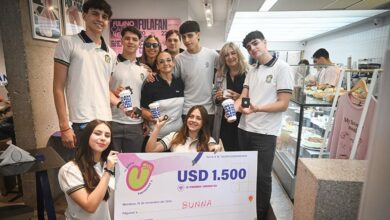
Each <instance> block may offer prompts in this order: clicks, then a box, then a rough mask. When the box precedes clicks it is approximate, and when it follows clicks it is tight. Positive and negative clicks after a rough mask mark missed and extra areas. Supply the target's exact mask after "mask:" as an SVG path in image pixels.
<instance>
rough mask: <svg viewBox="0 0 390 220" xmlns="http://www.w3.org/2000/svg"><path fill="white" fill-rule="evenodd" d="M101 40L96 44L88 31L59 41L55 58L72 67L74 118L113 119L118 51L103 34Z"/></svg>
mask: <svg viewBox="0 0 390 220" xmlns="http://www.w3.org/2000/svg"><path fill="white" fill-rule="evenodd" d="M101 42H102V43H101V45H100V46H98V45H96V44H95V43H94V42H93V41H92V40H91V39H90V38H89V37H88V36H87V34H86V33H85V31H82V32H80V33H79V34H77V35H71V36H63V37H61V38H60V39H59V41H58V44H57V47H56V49H55V52H54V61H55V62H57V63H61V64H63V65H65V66H67V67H68V73H67V79H66V85H65V94H66V101H67V105H68V110H69V120H70V121H71V122H74V123H86V122H90V121H92V120H94V119H101V120H105V121H111V109H110V96H109V80H110V76H111V73H112V71H113V67H114V64H115V58H116V54H115V52H114V51H113V50H112V49H111V48H109V47H108V46H107V45H106V43H105V41H104V39H103V38H101Z"/></svg>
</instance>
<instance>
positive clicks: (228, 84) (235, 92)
mask: <svg viewBox="0 0 390 220" xmlns="http://www.w3.org/2000/svg"><path fill="white" fill-rule="evenodd" d="M248 69H249V65H248V63H247V62H246V60H245V58H244V56H243V55H242V53H241V51H240V49H239V48H238V47H237V46H236V45H235V44H234V43H232V42H230V43H226V44H225V45H224V46H223V47H222V49H221V52H220V53H219V68H218V71H217V74H216V75H215V80H214V82H215V84H214V89H213V100H214V103H215V104H216V111H215V117H214V128H213V137H214V139H215V140H217V142H218V141H219V138H221V140H222V143H223V145H224V148H225V150H226V151H238V150H239V147H238V137H237V126H238V122H239V121H240V117H241V113H237V120H236V121H235V122H233V123H229V122H227V120H226V118H225V117H224V115H225V111H224V110H223V108H222V106H221V103H222V101H223V100H225V99H227V98H230V99H233V100H237V99H238V98H239V97H240V94H241V92H242V89H243V84H244V81H245V75H246V73H247V71H248ZM224 91H225V94H226V95H227V96H225V97H224Z"/></svg>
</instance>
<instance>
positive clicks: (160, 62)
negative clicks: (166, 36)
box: [158, 58, 172, 64]
mask: <svg viewBox="0 0 390 220" xmlns="http://www.w3.org/2000/svg"><path fill="white" fill-rule="evenodd" d="M170 62H172V59H170V58H168V59H166V60H164V59H161V60H158V63H159V64H164V63H170Z"/></svg>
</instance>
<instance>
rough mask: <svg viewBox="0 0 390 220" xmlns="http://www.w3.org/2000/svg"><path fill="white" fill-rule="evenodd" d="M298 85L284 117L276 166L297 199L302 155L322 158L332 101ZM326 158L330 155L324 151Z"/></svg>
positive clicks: (277, 146) (277, 173) (290, 192)
mask: <svg viewBox="0 0 390 220" xmlns="http://www.w3.org/2000/svg"><path fill="white" fill-rule="evenodd" d="M300 88H302V87H295V88H294V92H293V96H292V99H291V101H290V104H289V107H288V109H287V110H286V112H285V114H284V116H283V122H282V123H283V124H282V131H281V135H280V136H279V137H278V139H277V144H276V152H275V160H274V164H273V169H274V172H275V173H276V175H277V176H278V178H279V180H280V181H281V183H282V185H283V186H284V188H285V190H286V191H287V193H288V194H289V196H290V198H291V199H293V198H294V186H295V175H296V172H297V163H298V158H299V157H318V156H319V153H320V148H321V145H322V140H323V136H324V133H325V129H326V124H327V122H328V120H329V115H330V110H331V106H332V103H331V102H330V100H327V99H319V98H315V97H313V96H311V95H310V96H309V95H306V93H305V92H304V91H302V90H301V89H300ZM322 156H323V157H327V152H325V151H324V154H323V155H322Z"/></svg>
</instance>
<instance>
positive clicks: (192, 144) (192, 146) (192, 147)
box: [160, 132, 217, 152]
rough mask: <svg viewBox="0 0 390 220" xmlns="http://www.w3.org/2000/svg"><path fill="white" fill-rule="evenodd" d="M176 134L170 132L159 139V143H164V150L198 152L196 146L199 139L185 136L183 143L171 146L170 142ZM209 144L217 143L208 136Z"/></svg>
mask: <svg viewBox="0 0 390 220" xmlns="http://www.w3.org/2000/svg"><path fill="white" fill-rule="evenodd" d="M176 135H177V132H171V133H169V134H168V135H167V136H165V137H163V138H162V139H161V140H160V143H162V145H164V148H165V150H168V149H170V150H171V151H172V152H198V150H197V146H198V143H199V139H192V138H191V137H187V139H186V142H185V143H184V144H179V145H177V146H172V144H171V143H172V141H173V139H174V138H175V136H176ZM209 144H217V143H216V142H215V140H214V138H212V137H210V140H209Z"/></svg>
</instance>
